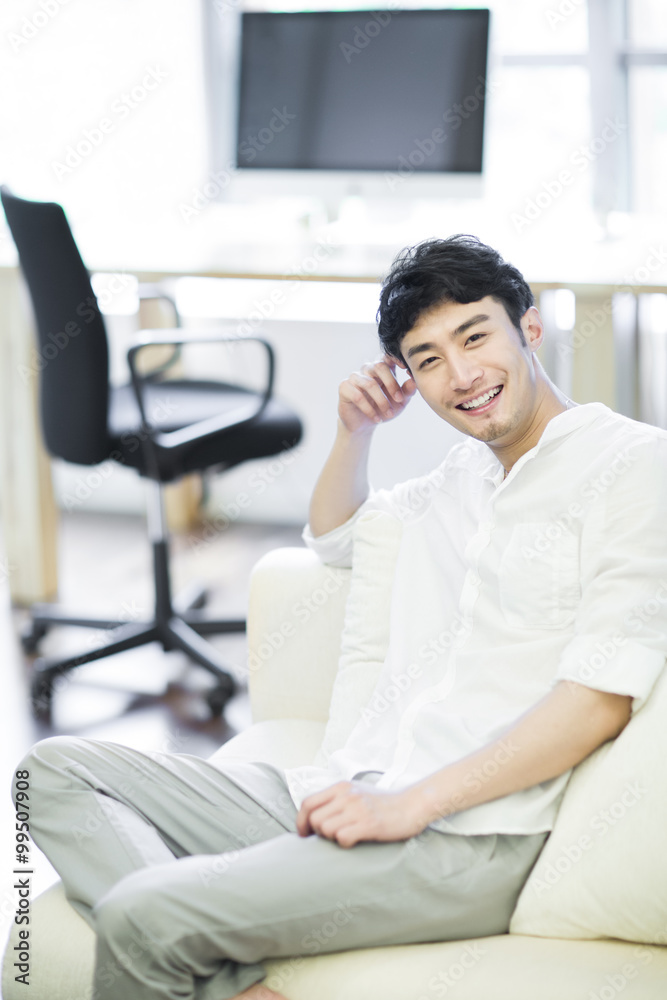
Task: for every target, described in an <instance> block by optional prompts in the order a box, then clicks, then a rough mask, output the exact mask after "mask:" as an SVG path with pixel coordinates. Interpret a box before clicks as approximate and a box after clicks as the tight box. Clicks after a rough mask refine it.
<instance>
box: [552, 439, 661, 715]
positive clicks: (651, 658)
mask: <svg viewBox="0 0 667 1000" xmlns="http://www.w3.org/2000/svg"><path fill="white" fill-rule="evenodd" d="M588 488H589V497H593V499H592V501H591V504H590V508H589V510H588V512H587V514H588V516H587V518H586V523H585V525H584V530H583V532H582V545H581V581H582V595H581V602H580V604H579V608H578V612H577V618H576V622H575V632H574V636H573V637H572V639H571V641H570V642H569V643H568V645H567V646H566V648H565V650H564V651H563V654H562V656H561V659H560V663H559V667H558V671H557V674H556V677H555V678H554V683H557V682H558V681H562V680H570V681H575V682H577V683H579V684H583V685H585V686H587V687H591V688H595V689H597V690H600V691H607V692H610V693H614V694H624V695H630V696H631V697H632V698H633V705H632V711H633V713H634V712H636V711H637V710H638V709H639V708H640V707H641V706H642V705H643V703H644V702H645V701H646V699H647V697H648V696H649V694H650V692H651V689H652V688H653V685H654V684H655V682H656V680H657V678H658V676H659V675H660V673H661V671H662V670H663V668H664V666H665V658H666V657H667V525H666V523H665V522H666V520H667V518H666V515H667V435H665V436H664V437H662V436H661V437H660V438H658V439H655V438H654V439H653V440H651V441H646V439H643V440H642V439H641V438H640V439H639V440H638V441H637V443H635V444H634V445H633V446H632V447H631V448H629V449H627V451H626V462H625V465H624V467H623V468H622V470H620V471H619V472H618V475H617V476H616V477H615V478H614V479H613V480H612V481H611V482H607V481H605V480H604V479H603V478H602V477H601V478H600V479H599V480H596V481H593V482H591V483H590V484H589V487H588Z"/></svg>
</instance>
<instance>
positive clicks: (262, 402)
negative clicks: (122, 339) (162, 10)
mask: <svg viewBox="0 0 667 1000" xmlns="http://www.w3.org/2000/svg"><path fill="white" fill-rule="evenodd" d="M231 341H234V342H238V341H242V342H244V343H245V342H248V343H257V344H261V345H262V347H263V348H264V349H265V351H266V353H267V358H268V372H267V379H266V385H265V387H264V389H263V391H262V392H261V393H255V392H251V391H249V390H248V391H247V392H248V402H247V403H244V404H243V405H241V406H238V407H236V408H235V409H234V410H232V411H231V412H227V413H221V414H220V415H219V416H216V417H209V418H208V419H206V420H198V421H197V422H196V423H194V424H189V425H188V426H187V427H182V428H180V429H179V430H176V431H169V432H159V431H155V430H154V428H152V427H151V425H150V423H149V421H148V419H147V417H146V408H145V406H144V397H143V384H144V382H145V381H146V379H145V378H142V376H141V374H140V373H139V371H138V368H137V358H138V355H139V353H140V352H141V351H142V350H144V349H145V348H146V347H155V346H168V345H182V344H196V343H226V342H231ZM127 363H128V366H129V369H130V377H131V381H132V388H133V389H134V394H135V397H136V400H137V405H138V407H139V412H140V414H141V422H142V430H143V431H144V433H145V435H146V437H145V441H146V444H147V445H148V446H149V447H155V446H156V445H157V446H159V447H160V448H165V449H169V450H177V449H179V448H185V447H187V446H188V445H189V444H191V443H192V442H193V441H205V440H206V439H207V438H210V437H213V436H214V435H216V434H219V433H220V431H223V430H229V429H230V428H232V427H239V426H241V425H243V424H248V423H250V422H251V421H252V420H255V419H256V418H257V417H258V416H259V415H260V414H261V413H262V412H263V410H264V409H265V408H266V406H267V404H268V402H269V400H270V399H271V396H272V394H273V381H274V374H275V355H274V353H273V348H272V347H271V345H270V344H269V343H268V341H266V340H263V339H262V338H261V337H239V336H221V335H220V334H214V333H208V334H206V333H198V334H196V335H193V334H192V332H190V331H184V330H160V329H158V330H142V332H141V334H140V335H139V336H138V337H137V338H136V339H135V342H134V343H133V344H132V346H131V347H130V348H129V350H128V352H127ZM238 388H240V387H238ZM244 391H245V390H244Z"/></svg>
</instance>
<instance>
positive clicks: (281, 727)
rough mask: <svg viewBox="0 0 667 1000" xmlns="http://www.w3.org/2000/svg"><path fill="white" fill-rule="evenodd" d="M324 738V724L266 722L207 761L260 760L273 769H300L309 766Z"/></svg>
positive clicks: (249, 729) (248, 730)
mask: <svg viewBox="0 0 667 1000" xmlns="http://www.w3.org/2000/svg"><path fill="white" fill-rule="evenodd" d="M323 735H324V723H323V722H311V721H310V720H308V719H265V720H264V722H256V723H254V725H252V726H250V727H249V728H248V729H244V730H243V731H242V732H240V733H238V734H237V735H236V736H234V737H233V739H231V740H228V741H227V742H226V743H223V744H222V746H221V747H219V748H218V749H217V750H216V751H215V753H214V754H211V756H210V757H209V760H210V761H213V762H214V763H215V762H217V761H222V760H228V759H230V758H231V759H233V760H253V761H254V760H261V761H265V762H266V763H267V764H274V765H275V766H276V767H300V766H301V765H302V764H312V762H313V760H314V758H315V754H316V753H317V750H318V748H319V746H320V744H321V742H322V736H323Z"/></svg>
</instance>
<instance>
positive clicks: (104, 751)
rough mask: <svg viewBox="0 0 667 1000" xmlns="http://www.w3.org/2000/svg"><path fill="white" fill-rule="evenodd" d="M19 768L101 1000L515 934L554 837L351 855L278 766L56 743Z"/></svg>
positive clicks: (498, 838) (139, 999) (462, 840)
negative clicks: (297, 797) (368, 951)
mask: <svg viewBox="0 0 667 1000" xmlns="http://www.w3.org/2000/svg"><path fill="white" fill-rule="evenodd" d="M19 768H20V769H27V770H28V771H29V772H30V788H31V791H30V798H31V809H30V812H31V833H32V835H33V838H34V840H35V842H36V843H37V845H38V846H39V847H40V848H41V849H42V850H43V851H44V853H45V854H46V855H47V857H48V858H49V859H50V861H51V862H52V864H53V865H54V867H55V868H56V870H57V871H58V873H59V874H60V876H61V878H62V880H63V882H64V885H65V889H66V892H67V896H68V898H69V900H70V901H71V903H72V904H73V905H74V906H75V908H76V909H77V910H78V911H79V913H81V914H82V916H84V918H85V919H86V920H88V922H89V923H90V924H91V925H92V926H93V927H94V928H95V930H96V932H97V954H96V967H95V992H94V994H93V995H94V1000H148V998H151V1000H184V998H193V997H197V1000H227V998H230V997H233V996H235V995H236V994H237V993H239V992H241V991H243V990H245V989H247V988H248V987H249V986H251V985H252V984H253V983H255V982H259V981H260V980H262V979H264V978H265V975H266V973H265V970H264V968H263V966H262V964H261V963H262V960H263V959H265V958H269V957H280V956H293V955H317V954H322V953H324V952H333V951H343V950H347V949H351V948H364V947H372V946H378V945H393V944H407V943H413V942H425V941H442V940H447V939H450V940H453V939H462V938H469V937H480V936H483V935H490V934H499V933H503V932H505V931H506V930H507V928H508V924H509V919H510V916H511V914H512V910H513V909H514V905H515V903H516V899H517V897H518V894H519V892H520V890H521V887H522V885H523V883H524V882H525V880H526V878H527V876H528V873H529V872H530V869H531V867H532V866H533V864H534V862H535V860H536V858H537V855H538V853H539V851H540V850H541V848H542V846H543V844H544V841H545V839H546V837H547V834H546V833H540V834H534V835H529V836H510V835H505V834H502V835H501V834H498V835H495V834H493V835H486V836H473V837H466V836H457V835H452V834H446V833H440V832H437V831H434V830H426V831H425V832H424V833H423V834H420V835H419V836H418V837H413V838H411V839H409V840H403V841H396V842H391V843H380V842H364V843H360V844H357V845H355V846H354V847H352V848H342V847H339V846H338V844H336V843H335V842H334V841H331V840H327V839H326V838H323V837H320V836H317V835H312V836H309V837H300V836H299V835H298V834H297V833H296V822H295V820H296V809H295V807H294V805H293V803H292V800H291V798H290V796H289V793H288V791H287V786H286V784H285V781H284V778H283V776H282V773H281V772H280V770H279V769H277V768H274V767H272V766H271V765H269V764H265V763H246V762H243V761H237V760H223V761H220V762H219V763H211V762H208V761H205V760H202V759H201V758H199V757H193V756H191V755H189V754H144V753H140V752H138V751H136V750H131V749H128V748H127V747H123V746H119V745H117V744H114V743H103V742H99V741H96V740H84V739H77V738H69V737H54V738H52V739H48V740H44V741H42V742H41V743H38V744H37V745H36V746H35V747H33V749H32V750H31V751H30V753H29V754H28V755H27V757H26V758H25V759H24V761H23V762H22V764H21V765H19ZM266 985H267V986H273V988H274V989H276V990H278V991H279V990H280V984H279V983H272V982H271V980H270V979H269V980H267V982H266Z"/></svg>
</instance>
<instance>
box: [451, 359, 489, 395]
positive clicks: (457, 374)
mask: <svg viewBox="0 0 667 1000" xmlns="http://www.w3.org/2000/svg"><path fill="white" fill-rule="evenodd" d="M449 371H450V384H451V387H452V389H458V390H463V391H465V390H467V389H470V388H471V387H472V386H473V385H474V383H475V382H477V381H478V380H479V379H480V378H482V376H483V374H484V372H483V371H482V369H481V367H480V366H479V365H478V364H476V363H475V362H474V361H472V360H468V359H467V358H453V359H451V360H450V363H449Z"/></svg>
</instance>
